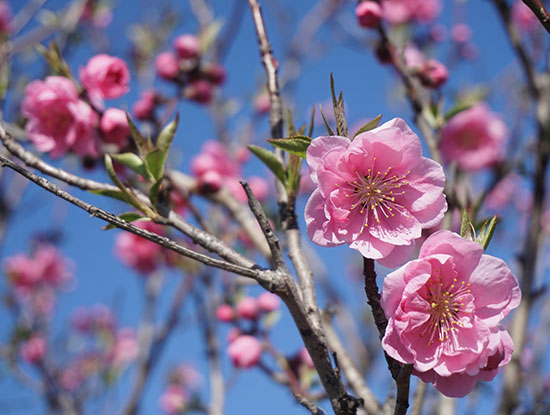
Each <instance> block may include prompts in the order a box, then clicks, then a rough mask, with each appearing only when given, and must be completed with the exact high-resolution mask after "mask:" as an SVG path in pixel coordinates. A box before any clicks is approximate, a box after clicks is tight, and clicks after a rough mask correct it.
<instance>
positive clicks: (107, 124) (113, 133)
mask: <svg viewBox="0 0 550 415" xmlns="http://www.w3.org/2000/svg"><path fill="white" fill-rule="evenodd" d="M100 127H101V131H102V132H103V141H105V142H106V143H113V144H116V145H117V146H118V148H119V149H121V148H124V147H125V146H126V144H128V136H129V135H130V127H129V126H128V119H127V118H126V112H124V111H122V110H121V109H118V108H109V109H107V110H106V111H105V112H104V113H103V115H102V116H101V122H100Z"/></svg>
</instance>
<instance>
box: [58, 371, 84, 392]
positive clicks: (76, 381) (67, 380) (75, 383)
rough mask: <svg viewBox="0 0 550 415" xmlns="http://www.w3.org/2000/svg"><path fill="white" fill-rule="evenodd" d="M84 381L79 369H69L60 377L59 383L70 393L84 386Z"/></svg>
mask: <svg viewBox="0 0 550 415" xmlns="http://www.w3.org/2000/svg"><path fill="white" fill-rule="evenodd" d="M83 380H84V379H83V377H82V374H81V373H80V371H79V368H78V367H68V368H67V369H65V370H63V371H62V372H61V374H60V376H59V383H60V384H61V386H62V387H63V388H65V389H66V390H68V391H74V390H75V389H76V388H78V387H79V386H80V385H81V384H82V381H83Z"/></svg>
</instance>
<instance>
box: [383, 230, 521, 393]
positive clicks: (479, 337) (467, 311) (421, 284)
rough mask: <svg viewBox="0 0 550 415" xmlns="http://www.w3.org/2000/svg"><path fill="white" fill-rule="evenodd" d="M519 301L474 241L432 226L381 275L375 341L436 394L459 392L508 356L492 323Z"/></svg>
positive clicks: (506, 343) (504, 273)
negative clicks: (401, 261) (383, 322)
mask: <svg viewBox="0 0 550 415" xmlns="http://www.w3.org/2000/svg"><path fill="white" fill-rule="evenodd" d="M520 299H521V292H520V289H519V286H518V282H517V280H516V277H515V276H514V275H513V274H512V272H511V271H510V269H509V268H508V266H507V265H506V263H505V262H504V261H502V260H501V259H498V258H495V257H492V256H490V255H486V254H484V253H483V248H482V247H481V246H480V245H479V244H478V243H476V242H472V241H469V240H466V239H463V238H461V237H460V236H458V235H457V234H455V233H452V232H450V231H438V232H436V233H434V234H433V235H431V236H430V237H429V238H428V239H426V241H425V242H424V244H423V245H422V247H421V249H420V253H419V257H418V259H417V260H414V261H411V262H409V263H407V264H406V265H404V266H403V267H401V268H399V269H398V270H396V271H394V272H392V273H390V274H388V275H387V276H386V278H385V279H384V285H383V289H382V307H383V309H384V312H385V313H386V316H387V318H388V326H387V328H386V334H385V336H384V338H383V340H382V345H383V348H384V350H385V351H386V353H388V355H390V356H391V357H393V358H394V359H396V360H398V361H399V362H402V363H407V364H413V365H414V371H413V373H414V374H415V375H417V376H419V377H420V378H421V379H422V380H423V381H424V382H430V383H433V384H434V386H435V387H436V388H437V389H438V390H439V391H440V392H441V393H443V394H445V395H447V396H450V397H462V396H465V395H466V394H468V393H469V392H471V391H472V389H473V388H474V386H475V384H476V382H477V381H478V380H483V381H490V380H492V379H493V378H494V377H495V376H496V375H497V373H498V371H499V368H500V367H502V366H504V365H505V364H507V363H508V362H509V361H510V358H511V356H512V351H513V344H512V340H511V338H510V336H509V335H508V333H507V332H506V330H505V329H504V328H503V327H502V326H501V325H500V322H501V321H502V319H503V318H504V317H506V315H507V314H508V313H509V312H510V311H511V310H512V309H514V308H515V307H517V306H518V304H519V302H520Z"/></svg>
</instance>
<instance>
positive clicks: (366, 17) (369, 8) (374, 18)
mask: <svg viewBox="0 0 550 415" xmlns="http://www.w3.org/2000/svg"><path fill="white" fill-rule="evenodd" d="M355 16H357V19H358V20H359V24H360V25H361V26H363V27H366V28H369V29H374V28H375V27H377V26H378V25H379V24H380V20H382V7H381V6H380V4H378V3H376V2H375V1H363V2H361V3H359V4H358V5H357V7H356V8H355Z"/></svg>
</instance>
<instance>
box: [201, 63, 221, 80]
mask: <svg viewBox="0 0 550 415" xmlns="http://www.w3.org/2000/svg"><path fill="white" fill-rule="evenodd" d="M203 73H204V76H205V77H206V79H208V81H210V82H212V83H213V84H214V85H222V84H223V83H224V82H225V78H226V76H227V74H226V72H225V68H224V67H223V66H222V65H220V64H219V63H214V64H211V65H208V66H205V67H204V68H203Z"/></svg>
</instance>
